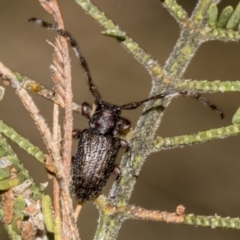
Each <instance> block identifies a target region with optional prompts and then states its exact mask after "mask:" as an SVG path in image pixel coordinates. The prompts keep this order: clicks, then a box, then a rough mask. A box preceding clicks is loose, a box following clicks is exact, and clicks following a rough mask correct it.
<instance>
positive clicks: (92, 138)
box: [29, 18, 223, 203]
mask: <svg viewBox="0 0 240 240" xmlns="http://www.w3.org/2000/svg"><path fill="white" fill-rule="evenodd" d="M29 21H30V22H35V23H37V24H39V25H41V26H42V27H44V28H47V29H50V30H54V31H56V32H57V33H58V34H59V35H61V36H63V37H65V38H66V39H67V41H68V43H69V44H70V46H71V47H72V49H73V50H74V52H75V54H76V56H77V57H78V58H79V61H80V64H81V65H82V67H83V69H84V71H85V75H86V78H87V82H88V85H89V89H90V92H91V93H92V95H93V96H94V98H95V105H96V109H95V111H92V109H91V107H90V105H89V104H88V103H85V102H84V103H83V104H82V114H83V115H84V116H85V117H87V118H88V119H89V128H87V129H85V130H83V131H80V130H73V137H74V138H79V139H80V140H79V144H78V149H77V153H76V156H75V158H73V161H72V170H71V171H72V180H71V192H72V193H73V195H74V196H75V197H76V198H77V200H78V202H80V203H83V202H85V201H89V200H94V199H95V198H96V197H97V196H98V195H99V194H100V193H101V191H102V189H103V187H104V186H105V185H106V182H107V180H108V178H109V176H110V174H111V173H112V172H114V173H116V174H117V180H119V179H120V178H121V171H120V169H119V168H118V167H117V166H116V165H115V160H116V157H117V154H118V151H119V149H120V148H125V149H126V153H127V154H128V161H130V160H131V148H130V145H129V144H128V142H127V141H125V140H123V139H122V138H120V137H117V136H116V135H123V134H125V133H127V132H128V130H129V129H130V128H131V123H130V121H129V120H127V119H126V118H123V117H121V110H132V109H135V108H138V107H139V106H141V105H142V104H144V103H146V102H149V101H154V100H156V99H160V98H165V97H169V96H176V95H184V96H187V95H190V96H193V97H194V98H196V99H199V100H201V101H202V102H203V103H205V104H207V105H208V106H209V107H211V108H212V109H213V110H216V111H217V112H218V113H219V114H220V116H221V118H223V112H222V111H221V110H220V109H219V108H218V107H216V106H215V105H214V104H212V103H211V102H209V101H208V100H207V99H205V98H204V97H203V96H201V95H200V94H198V93H188V92H187V91H178V92H177V91H176V92H167V93H161V94H158V95H156V96H153V97H149V98H147V99H144V100H142V101H139V102H132V103H128V104H125V105H122V106H117V105H113V104H110V103H108V102H105V101H103V100H102V98H101V96H100V93H99V91H98V90H97V87H96V86H95V84H94V83H93V81H92V78H91V74H90V71H89V68H88V65H87V62H86V60H85V58H84V57H83V55H82V53H81V51H80V49H79V47H78V44H77V42H76V41H75V40H74V39H73V38H72V36H71V35H70V34H69V33H68V32H67V31H65V30H63V29H60V28H59V27H58V25H57V24H51V23H48V22H45V21H43V20H41V19H38V18H31V19H29Z"/></svg>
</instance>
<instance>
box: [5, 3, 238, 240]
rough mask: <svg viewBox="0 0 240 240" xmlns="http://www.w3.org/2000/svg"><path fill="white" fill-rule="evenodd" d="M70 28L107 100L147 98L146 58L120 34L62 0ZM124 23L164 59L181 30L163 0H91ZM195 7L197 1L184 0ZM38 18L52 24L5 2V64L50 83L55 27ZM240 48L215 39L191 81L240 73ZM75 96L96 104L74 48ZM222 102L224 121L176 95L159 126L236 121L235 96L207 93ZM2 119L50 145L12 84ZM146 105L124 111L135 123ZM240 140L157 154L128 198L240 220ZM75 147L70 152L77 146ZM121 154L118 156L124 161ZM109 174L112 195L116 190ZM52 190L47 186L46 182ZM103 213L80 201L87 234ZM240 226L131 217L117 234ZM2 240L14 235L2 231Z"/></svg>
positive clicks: (79, 122) (43, 105)
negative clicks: (33, 20)
mask: <svg viewBox="0 0 240 240" xmlns="http://www.w3.org/2000/svg"><path fill="white" fill-rule="evenodd" d="M59 2H60V6H61V9H62V14H63V18H64V20H65V26H66V29H68V31H69V32H71V33H72V35H73V36H74V38H75V39H76V40H77V42H78V43H79V45H80V47H81V49H82V51H83V53H84V56H85V57H86V59H87V61H88V64H89V66H90V69H91V73H92V75H93V79H94V81H95V83H96V84H97V86H98V87H99V89H100V92H101V94H102V96H103V98H104V100H106V101H109V102H112V103H115V104H120V105H121V104H125V103H128V102H131V101H135V100H142V99H144V98H146V97H147V96H148V92H149V89H150V84H151V80H150V78H149V75H148V74H147V72H146V71H145V69H144V68H142V67H141V66H140V64H139V63H138V62H137V61H136V60H134V59H133V57H132V56H131V55H130V54H128V53H127V52H126V51H125V50H124V49H123V48H122V47H121V46H120V45H119V44H118V42H117V41H116V40H115V39H112V38H109V37H105V36H102V35H101V31H102V30H103V28H101V27H100V26H99V24H98V23H97V22H95V21H94V20H93V19H92V18H91V17H89V16H88V15H86V14H85V13H84V11H83V10H82V9H81V8H80V6H78V5H77V4H76V3H75V2H74V0H72V1H63V0H62V1H59ZM94 2H95V4H96V5H97V6H98V7H99V8H100V9H101V10H103V11H104V12H105V13H106V14H107V15H108V16H109V17H110V18H111V19H112V20H113V21H114V22H115V23H117V24H118V25H119V26H120V27H121V29H123V30H125V31H126V32H127V34H128V35H129V36H130V37H131V38H133V40H135V41H136V42H138V43H139V44H140V45H141V46H142V48H143V49H145V50H146V51H147V52H148V53H150V54H152V56H154V58H155V59H158V61H159V63H160V64H162V65H163V64H164V62H165V61H166V59H167V58H168V56H169V54H170V52H171V51H172V49H173V47H174V44H175V42H176V40H177V38H178V36H179V27H178V25H177V23H176V22H175V20H174V19H173V18H172V17H171V16H170V15H169V13H168V12H167V11H166V10H165V9H163V8H162V6H161V4H160V1H158V0H131V1H129V0H95V1H94ZM178 2H179V3H180V4H181V5H183V6H184V7H185V9H186V10H187V11H188V12H191V11H192V9H193V8H194V6H195V4H196V2H197V1H187V0H182V1H178ZM237 3H238V1H237V0H232V1H230V0H228V1H226V0H224V1H222V2H221V4H220V5H219V7H220V8H223V7H224V6H226V4H228V5H233V6H234V7H235V6H236V5H237ZM30 17H39V18H42V19H44V20H47V21H50V22H53V19H52V17H51V16H50V15H49V14H48V13H46V12H45V11H44V10H43V9H42V7H41V6H40V4H39V3H38V1H37V0H35V1H33V0H8V1H6V0H0V61H2V62H3V63H4V64H5V65H6V66H7V67H9V68H10V69H12V70H15V71H18V72H20V73H23V74H25V75H26V76H29V77H30V78H32V79H35V80H37V81H39V82H41V83H42V84H44V85H45V86H47V87H49V88H51V87H52V82H51V79H50V70H49V65H50V64H51V59H52V53H53V49H52V47H51V46H49V45H48V44H47V43H46V39H48V40H51V41H53V40H54V36H55V33H53V32H50V31H46V30H43V29H41V28H39V27H37V26H35V25H34V24H30V23H28V22H27V19H28V18H30ZM239 53H240V44H239V43H223V42H209V43H205V44H203V45H202V46H201V47H200V49H199V50H198V51H197V54H196V55H195V56H194V58H193V60H192V62H191V64H190V66H189V67H188V69H187V71H186V73H185V76H184V77H185V78H192V79H208V80H211V79H213V80H217V79H220V80H238V79H240V73H239V72H240V70H239V69H240V68H239V60H240V54H239ZM71 57H72V72H73V91H74V100H75V101H76V102H78V103H81V102H83V101H88V102H90V103H92V101H93V98H92V96H91V95H90V93H89V91H88V88H87V85H86V82H85V80H84V79H83V77H82V74H83V72H82V70H81V68H80V67H79V64H78V59H76V58H75V56H74V54H73V53H71ZM205 96H207V97H208V99H210V100H211V101H212V102H214V103H216V104H217V105H218V106H219V107H221V108H222V109H223V110H224V112H225V114H226V118H225V119H224V120H220V118H219V116H218V115H217V114H216V113H215V112H212V111H211V110H209V109H208V107H206V106H204V105H203V104H201V103H199V102H198V101H195V100H194V99H191V98H184V97H179V98H177V99H175V100H173V101H172V103H171V105H170V106H169V108H168V109H167V111H166V113H165V116H164V119H163V122H162V125H161V127H160V129H159V133H158V134H159V135H161V136H174V135H180V134H190V133H194V132H198V131H203V130H207V129H211V128H218V127H221V126H227V125H229V124H231V118H232V115H233V114H234V112H235V111H236V110H237V108H238V107H239V105H240V101H239V96H240V95H239V93H224V94H223V93H219V94H212V95H210V94H208V95H205ZM33 98H34V100H35V101H36V103H37V105H38V107H39V108H40V109H41V114H42V115H44V116H45V118H46V119H47V122H48V123H49V124H51V121H52V104H51V103H50V102H48V101H46V100H45V99H42V98H40V97H36V96H33ZM0 110H1V119H2V120H4V121H5V122H6V123H7V124H8V125H9V126H12V127H13V128H14V129H15V130H16V131H18V132H19V133H20V134H22V135H23V136H25V137H26V138H28V139H29V140H30V141H31V142H32V143H34V144H36V145H38V146H39V147H40V148H41V149H42V150H45V147H44V144H43V142H42V140H41V138H40V136H39V134H38V132H37V130H36V127H35V125H34V124H33V122H32V120H31V118H30V117H29V115H28V113H27V112H26V110H25V109H24V107H23V106H22V104H21V102H20V100H19V99H18V98H17V96H16V95H15V93H14V91H13V90H12V88H11V87H7V89H6V95H5V98H4V100H3V101H2V102H1V103H0ZM140 114H141V109H138V110H135V111H128V112H124V113H123V115H124V116H125V117H127V118H129V119H130V120H131V121H132V123H133V126H134V125H135V123H136V121H137V119H138V117H139V116H140ZM86 126H87V121H86V119H85V118H84V117H82V116H80V115H77V114H74V127H75V128H81V129H83V128H85V127H86ZM239 139H240V137H234V138H229V139H228V140H217V141H212V142H208V143H205V144H203V145H195V146H192V147H186V148H184V149H175V150H171V151H163V152H160V153H156V154H152V155H151V156H150V157H149V158H148V160H147V161H146V163H145V165H144V167H143V169H142V172H141V174H140V177H139V179H138V182H137V184H136V187H135V190H134V192H133V195H132V198H131V203H132V204H135V205H138V206H142V207H145V208H147V209H159V210H165V211H174V210H175V208H176V206H177V205H179V204H183V205H184V206H185V207H186V212H187V213H195V214H200V215H214V214H215V213H217V214H218V215H221V216H225V217H226V216H231V217H239V216H240V193H239V189H240V174H239V173H240V159H239V157H238V155H237V154H238V153H239ZM76 144H77V143H75V145H74V147H75V148H74V150H73V152H75V150H76ZM12 146H13V148H14V149H15V150H16V152H17V153H18V155H19V157H20V158H21V159H23V161H24V165H25V166H26V168H28V169H29V170H30V173H31V175H32V176H33V178H34V180H35V181H36V182H38V183H40V182H46V181H49V180H48V179H47V175H46V172H45V170H44V167H43V166H42V165H40V164H39V163H38V162H37V161H35V160H34V159H33V158H31V157H29V156H28V155H26V154H25V152H24V151H22V150H21V149H19V148H18V147H17V146H16V145H14V144H12ZM119 160H120V157H119V158H118V161H119ZM113 180H114V178H113V177H111V180H110V182H109V183H108V187H107V188H106V191H105V192H106V193H107V192H108V189H109V187H110V186H111V183H112V181H113ZM48 193H51V184H50V185H49V187H48ZM97 219H98V213H97V210H96V209H95V207H94V205H93V203H91V202H90V203H87V204H85V205H84V207H83V210H82V212H81V216H80V220H79V229H80V232H81V237H82V239H83V240H90V239H92V238H93V235H94V232H95V229H96V225H97ZM239 235H240V232H239V231H237V230H228V229H225V230H223V229H215V230H212V229H210V228H202V227H198V228H195V227H190V226H184V225H182V226H179V225H174V224H165V223H158V222H151V221H148V222H145V221H134V220H131V221H126V222H124V224H123V226H122V229H121V231H120V235H119V237H118V239H119V240H126V239H130V240H137V239H141V240H149V239H151V240H155V239H166V240H175V239H178V240H181V239H184V240H188V239H193V238H194V239H195V240H200V239H205V240H212V239H218V240H224V239H239ZM0 238H1V240H5V239H8V237H7V235H6V234H5V230H4V229H3V228H1V230H0Z"/></svg>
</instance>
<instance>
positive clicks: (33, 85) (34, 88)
mask: <svg viewBox="0 0 240 240" xmlns="http://www.w3.org/2000/svg"><path fill="white" fill-rule="evenodd" d="M51 70H52V71H55V69H51ZM9 71H10V72H11V73H12V74H13V75H14V76H15V78H16V80H18V81H19V84H20V86H21V87H22V88H25V89H26V90H28V91H30V92H32V93H35V94H37V95H38V96H41V97H43V98H46V99H47V100H50V101H52V102H54V103H56V104H58V105H59V106H60V107H62V108H64V101H63V99H62V97H61V96H60V95H58V94H56V91H52V90H50V89H47V88H46V87H45V86H43V85H42V84H40V83H39V82H37V81H35V80H33V79H30V78H28V77H27V76H23V75H21V74H20V73H18V72H13V71H11V70H10V69H9ZM0 76H1V77H2V79H3V83H4V84H6V85H8V84H9V81H8V79H6V78H4V76H2V75H1V74H0ZM55 87H56V86H55ZM72 111H74V112H76V113H80V114H82V106H81V105H80V104H78V103H75V102H73V105H72Z"/></svg>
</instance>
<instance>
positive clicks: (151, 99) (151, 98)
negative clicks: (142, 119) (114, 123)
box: [120, 91, 224, 119]
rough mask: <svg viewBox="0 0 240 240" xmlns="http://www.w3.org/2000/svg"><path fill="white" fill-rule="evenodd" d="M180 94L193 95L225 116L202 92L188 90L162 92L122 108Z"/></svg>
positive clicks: (133, 107)
mask: <svg viewBox="0 0 240 240" xmlns="http://www.w3.org/2000/svg"><path fill="white" fill-rule="evenodd" d="M178 95H183V96H191V97H193V98H195V99H197V100H199V101H201V102H202V103H204V104H205V105H207V106H209V107H210V108H211V109H212V110H214V111H216V112H217V113H218V114H219V115H220V118H221V119H223V118H224V113H223V111H222V110H221V109H220V108H218V107H217V106H216V105H214V104H213V103H211V102H210V101H209V100H207V99H206V98H205V97H203V96H202V95H201V94H198V93H189V92H187V91H179V92H167V93H161V94H158V95H155V96H153V97H150V98H147V99H144V100H142V101H140V102H132V103H128V104H125V105H122V106H121V107H120V108H121V109H125V110H130V109H135V108H137V107H139V106H141V105H142V104H143V103H146V102H150V101H154V100H156V99H160V98H165V97H175V96H178Z"/></svg>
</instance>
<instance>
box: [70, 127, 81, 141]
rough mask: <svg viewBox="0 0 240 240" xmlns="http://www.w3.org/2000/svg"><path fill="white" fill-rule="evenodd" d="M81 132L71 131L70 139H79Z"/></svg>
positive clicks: (78, 130) (77, 130)
mask: <svg viewBox="0 0 240 240" xmlns="http://www.w3.org/2000/svg"><path fill="white" fill-rule="evenodd" d="M81 132H82V131H81V130H80V129H73V130H72V138H73V139H79V138H80V136H81Z"/></svg>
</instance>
